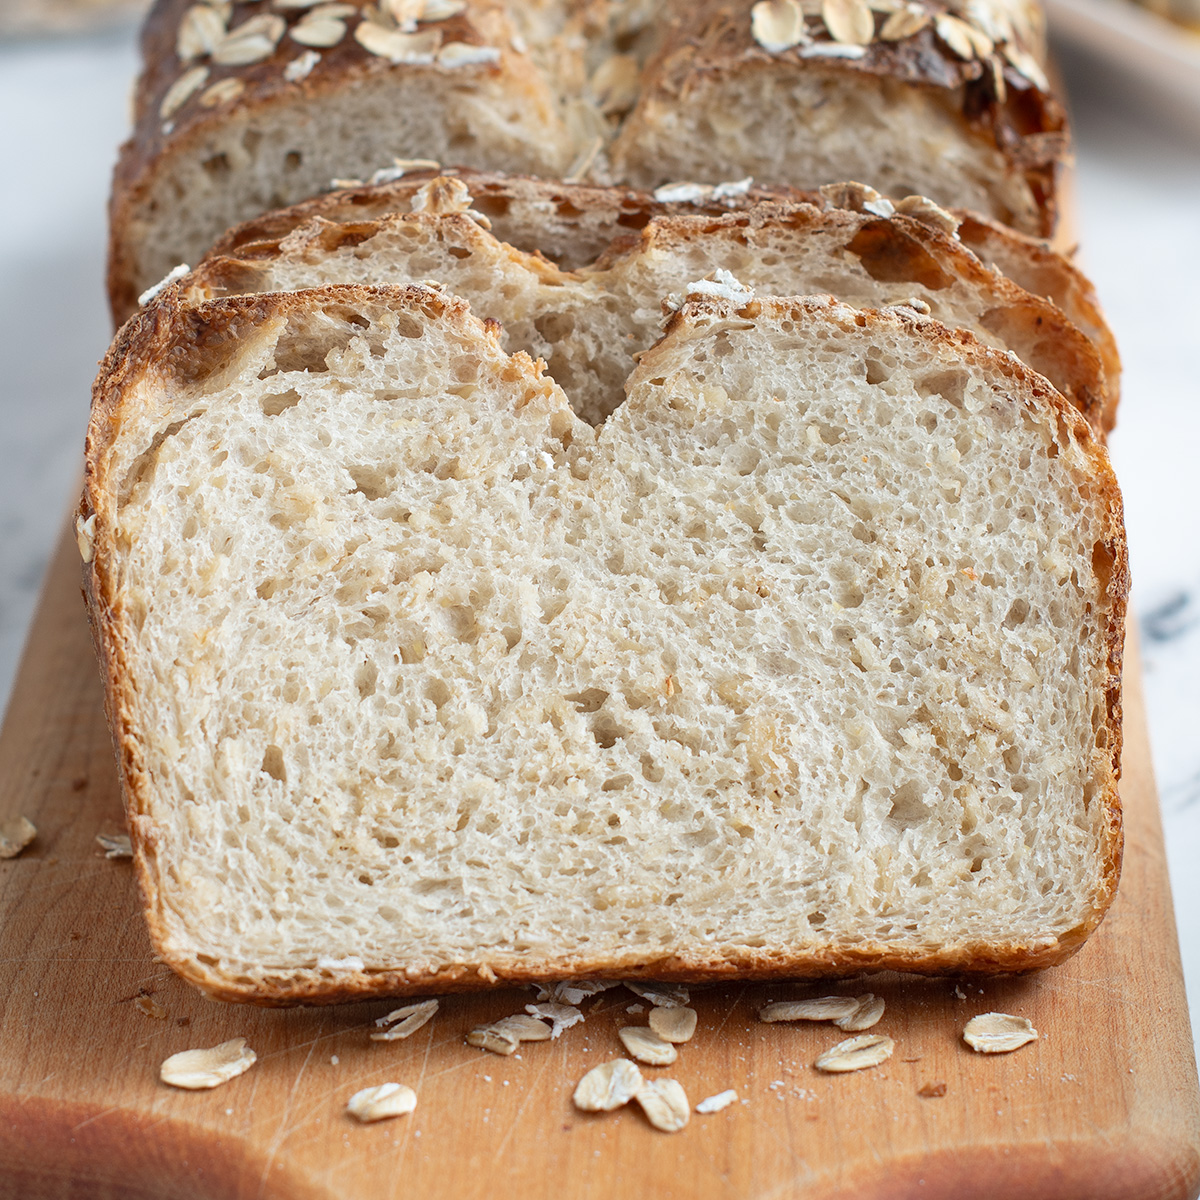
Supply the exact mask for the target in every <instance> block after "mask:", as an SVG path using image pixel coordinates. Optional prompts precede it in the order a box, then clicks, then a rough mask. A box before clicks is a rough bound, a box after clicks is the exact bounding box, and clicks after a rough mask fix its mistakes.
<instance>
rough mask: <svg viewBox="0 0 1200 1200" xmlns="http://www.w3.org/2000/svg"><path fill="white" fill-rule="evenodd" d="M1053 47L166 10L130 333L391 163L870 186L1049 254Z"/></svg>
mask: <svg viewBox="0 0 1200 1200" xmlns="http://www.w3.org/2000/svg"><path fill="white" fill-rule="evenodd" d="M832 8H837V9H839V10H852V11H853V14H854V18H855V19H852V20H851V21H850V22H849V23H846V22H843V21H839V20H836V19H834V18H833V17H832V16H829V17H828V19H827V18H826V17H825V16H823V15H822V12H823V11H827V10H830V9H832ZM802 9H803V11H802ZM764 14H766V19H765V21H764ZM772 14H773V15H772ZM789 14H790V20H787V18H788V16H789ZM780 15H782V16H783V17H784V18H785V24H787V29H786V30H785V31H784V32H783V33H782V34H781V33H780V30H779V20H778V17H779V16H780ZM829 22H832V24H830V23H829ZM1042 43H1043V37H1042V29H1041V16H1040V8H1039V7H1038V6H1037V4H1036V3H1035V2H1033V0H950V3H949V4H947V3H946V0H846V2H845V3H843V4H841V5H837V6H827V9H826V10H822V8H821V6H820V5H814V4H810V3H807V0H806V2H805V3H804V4H803V5H802V4H801V3H800V0H765V2H760V3H757V4H752V3H750V2H749V0H736V2H718V0H658V2H657V3H656V2H653V0H649V2H647V0H540V2H533V3H512V4H504V3H501V2H499V0H380V3H379V4H378V6H375V5H363V4H361V3H359V2H358V0H356V2H355V3H330V4H319V5H316V6H315V7H311V6H310V7H296V6H294V5H293V4H290V3H289V4H286V5H284V4H281V3H280V0H270V2H267V3H264V2H263V0H243V2H240V3H233V4H229V3H220V2H218V0H199V2H194V0H158V3H157V4H156V6H155V8H154V10H153V12H152V13H151V16H150V18H149V20H148V22H147V25H146V28H145V33H144V36H143V46H142V50H143V58H144V63H145V66H144V71H143V75H142V78H141V80H140V82H139V85H138V89H137V95H136V99H135V127H134V132H133V136H132V137H131V138H130V140H129V141H128V143H127V144H126V146H125V148H124V149H123V151H122V155H121V160H120V163H119V164H118V167H117V171H116V176H115V179H114V189H113V200H112V208H111V225H112V233H111V243H110V289H111V292H112V295H113V303H114V308H115V309H116V310H117V311H119V312H124V311H127V310H128V308H129V307H130V304H131V300H132V298H133V297H136V296H138V295H139V294H140V293H141V292H142V291H143V290H144V289H146V288H147V287H149V286H150V285H151V284H153V283H154V282H155V281H156V280H158V279H160V278H161V277H162V276H163V275H164V274H165V273H166V272H167V271H168V270H169V269H170V268H171V267H173V266H175V265H176V264H177V263H180V262H187V263H195V262H196V261H197V259H198V258H199V256H200V255H201V254H203V253H204V252H205V251H206V250H207V248H208V247H209V246H210V245H211V244H212V242H213V241H214V240H215V239H216V238H217V237H218V236H219V235H220V234H221V232H222V231H223V230H225V229H226V228H228V227H229V226H231V225H233V224H235V223H236V222H238V221H243V220H246V219H247V218H249V217H252V216H254V215H255V214H257V213H260V212H263V211H264V210H266V209H269V208H275V207H279V206H281V205H285V204H290V203H294V202H295V201H297V200H300V199H302V198H304V197H307V196H311V195H313V194H315V193H317V192H319V191H320V190H321V189H323V188H326V187H328V186H329V184H330V181H331V180H333V179H338V178H364V179H367V178H372V177H373V176H375V175H376V173H377V172H381V171H382V172H383V173H384V175H385V176H386V174H387V173H388V172H390V171H391V170H392V169H393V161H394V160H395V159H396V158H400V159H417V160H427V159H434V160H437V161H438V162H442V163H446V164H457V165H466V166H473V167H480V168H486V169H489V170H505V171H515V172H528V173H532V174H538V175H545V176H553V177H568V178H574V177H579V178H583V177H587V178H591V179H594V180H597V181H599V182H618V183H620V182H623V183H629V184H632V185H634V186H638V187H643V188H656V187H658V186H659V185H662V184H666V183H669V182H672V181H677V180H687V181H694V182H696V183H700V184H715V183H718V182H720V181H723V180H725V181H729V180H741V179H743V178H744V177H747V176H754V177H756V178H758V179H760V180H762V181H766V182H770V183H772V184H784V185H795V186H801V187H814V186H816V185H818V184H821V183H825V182H827V181H829V180H831V179H847V178H858V179H866V180H869V181H870V182H872V183H873V184H874V185H875V186H876V187H878V188H879V189H880V190H881V191H883V192H885V193H888V194H895V195H907V194H910V193H921V194H924V195H928V196H931V197H932V198H933V199H934V200H936V201H938V202H939V203H941V204H944V205H959V206H963V207H968V208H971V209H974V210H977V211H979V212H982V213H985V214H986V215H988V216H990V217H995V218H999V219H1000V220H1003V221H1006V222H1008V223H1010V224H1012V225H1014V226H1015V227H1017V228H1019V229H1022V230H1024V231H1026V232H1031V233H1039V234H1049V233H1050V232H1051V231H1052V227H1053V223H1054V188H1055V173H1056V170H1057V167H1058V164H1059V163H1060V162H1061V161H1062V160H1063V157H1064V155H1065V152H1066V145H1067V135H1066V124H1065V117H1064V114H1063V110H1062V108H1061V106H1060V105H1059V103H1058V102H1057V101H1056V100H1055V98H1054V97H1053V95H1052V94H1051V92H1050V90H1049V86H1048V84H1047V83H1046V80H1045V77H1044V74H1043V69H1042V62H1043V44H1042Z"/></svg>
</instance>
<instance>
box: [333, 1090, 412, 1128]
mask: <svg viewBox="0 0 1200 1200" xmlns="http://www.w3.org/2000/svg"><path fill="white" fill-rule="evenodd" d="M416 1107H417V1093H416V1092H414V1091H413V1090H412V1088H410V1087H406V1086H405V1085H404V1084H403V1083H381V1084H379V1086H378V1087H369V1088H363V1090H362V1091H361V1092H355V1093H354V1095H353V1096H351V1097H350V1100H349V1102H348V1103H347V1104H346V1112H347V1113H348V1114H349V1115H350V1116H352V1117H357V1118H358V1119H359V1120H360V1121H362V1122H363V1124H366V1123H367V1122H369V1121H385V1120H387V1119H388V1118H389V1117H402V1116H404V1115H405V1114H406V1113H410V1112H412V1110H413V1109H414V1108H416Z"/></svg>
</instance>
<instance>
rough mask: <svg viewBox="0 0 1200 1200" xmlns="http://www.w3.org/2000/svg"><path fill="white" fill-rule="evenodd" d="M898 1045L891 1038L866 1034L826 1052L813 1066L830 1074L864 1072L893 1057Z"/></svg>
mask: <svg viewBox="0 0 1200 1200" xmlns="http://www.w3.org/2000/svg"><path fill="white" fill-rule="evenodd" d="M895 1049H896V1043H895V1042H893V1041H892V1039H891V1038H890V1037H883V1036H881V1035H880V1034H877V1033H864V1034H860V1035H859V1036H858V1037H854V1038H847V1039H846V1041H844V1042H838V1044H837V1045H836V1046H834V1047H832V1049H829V1050H826V1051H825V1053H824V1054H822V1055H821V1056H820V1057H819V1058H818V1059H817V1061H816V1062H815V1063H813V1066H814V1067H816V1068H817V1070H818V1071H826V1072H828V1073H830V1074H836V1073H841V1072H844V1071H862V1070H865V1069H866V1068H867V1067H877V1066H879V1064H880V1063H882V1062H887V1060H888V1059H889V1058H891V1057H892V1051H894V1050H895Z"/></svg>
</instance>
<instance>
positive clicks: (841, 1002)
mask: <svg viewBox="0 0 1200 1200" xmlns="http://www.w3.org/2000/svg"><path fill="white" fill-rule="evenodd" d="M857 1011H858V1000H857V999H856V998H855V997H854V996H814V997H813V998H812V999H811V1000H779V1001H776V1002H775V1003H774V1004H768V1005H766V1006H765V1007H764V1008H761V1009H760V1010H759V1013H758V1019H759V1020H760V1021H840V1020H842V1019H844V1018H846V1017H849V1016H851V1015H852V1014H853V1013H855V1012H857Z"/></svg>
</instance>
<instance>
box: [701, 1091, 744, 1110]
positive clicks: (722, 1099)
mask: <svg viewBox="0 0 1200 1200" xmlns="http://www.w3.org/2000/svg"><path fill="white" fill-rule="evenodd" d="M737 1098H738V1094H737V1092H736V1091H734V1089H733V1088H726V1089H725V1091H723V1092H718V1093H717V1094H716V1095H715V1096H707V1097H705V1099H703V1100H701V1101H700V1103H699V1104H697V1105H696V1111H697V1112H698V1113H700V1114H701V1115H704V1116H706V1115H707V1114H708V1113H715V1112H720V1111H721V1110H722V1109H723V1108H728V1107H729V1106H730V1105H731V1104H735V1103H736V1102H737Z"/></svg>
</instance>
